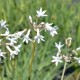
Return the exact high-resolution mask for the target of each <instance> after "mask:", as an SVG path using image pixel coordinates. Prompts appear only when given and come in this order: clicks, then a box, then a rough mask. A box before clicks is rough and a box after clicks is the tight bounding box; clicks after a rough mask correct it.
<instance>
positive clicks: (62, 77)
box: [61, 62, 67, 80]
mask: <svg viewBox="0 0 80 80" xmlns="http://www.w3.org/2000/svg"><path fill="white" fill-rule="evenodd" d="M66 65H67V62H65V64H64V69H63V73H62V76H61V80H63V79H64V74H65V70H66Z"/></svg>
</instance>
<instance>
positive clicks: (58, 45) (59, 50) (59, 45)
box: [55, 41, 64, 52]
mask: <svg viewBox="0 0 80 80" xmlns="http://www.w3.org/2000/svg"><path fill="white" fill-rule="evenodd" d="M63 46H64V44H63V45H61V42H60V41H59V44H57V43H56V42H55V47H56V48H57V49H58V52H61V48H62V47H63Z"/></svg>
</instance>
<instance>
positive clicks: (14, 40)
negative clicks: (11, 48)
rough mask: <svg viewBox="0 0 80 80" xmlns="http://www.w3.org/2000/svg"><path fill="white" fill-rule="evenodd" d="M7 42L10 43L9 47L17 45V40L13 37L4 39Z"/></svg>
mask: <svg viewBox="0 0 80 80" xmlns="http://www.w3.org/2000/svg"><path fill="white" fill-rule="evenodd" d="M6 39H7V40H9V41H10V43H9V44H10V45H14V43H17V38H14V37H6Z"/></svg>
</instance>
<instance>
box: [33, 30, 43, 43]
mask: <svg viewBox="0 0 80 80" xmlns="http://www.w3.org/2000/svg"><path fill="white" fill-rule="evenodd" d="M34 40H35V41H37V43H40V40H42V41H45V40H44V36H42V35H40V32H39V29H37V35H36V36H35V37H34Z"/></svg>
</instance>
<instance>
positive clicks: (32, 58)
mask: <svg viewBox="0 0 80 80" xmlns="http://www.w3.org/2000/svg"><path fill="white" fill-rule="evenodd" d="M34 57H35V42H33V43H32V55H31V59H30V64H29V77H28V80H30V78H31V73H32V64H33V61H34Z"/></svg>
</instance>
